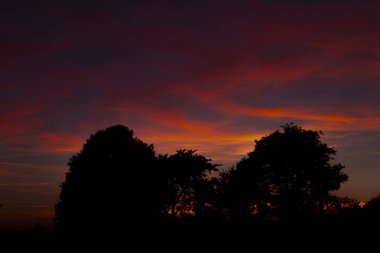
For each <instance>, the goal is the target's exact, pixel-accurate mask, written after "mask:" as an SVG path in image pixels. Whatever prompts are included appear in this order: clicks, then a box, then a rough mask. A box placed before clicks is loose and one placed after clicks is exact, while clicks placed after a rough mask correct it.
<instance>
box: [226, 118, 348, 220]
mask: <svg viewBox="0 0 380 253" xmlns="http://www.w3.org/2000/svg"><path fill="white" fill-rule="evenodd" d="M321 134H322V133H321V132H318V131H311V130H304V129H302V128H300V127H298V126H296V125H293V124H287V125H285V126H283V127H282V131H275V132H273V133H272V134H270V135H268V136H265V137H263V138H262V139H261V140H259V141H256V145H255V149H254V151H252V152H251V153H249V154H248V157H247V158H243V159H242V160H241V161H240V162H239V163H237V165H236V169H232V170H231V171H230V172H229V174H228V176H227V179H228V181H226V179H224V181H226V183H225V186H224V189H223V190H224V196H225V197H224V198H223V199H224V201H225V203H224V204H223V205H224V207H225V208H226V209H227V210H228V211H229V212H230V214H233V215H240V217H242V215H243V214H245V215H250V214H256V215H257V216H258V217H260V216H265V217H270V218H280V219H289V218H295V217H300V216H304V215H311V214H315V213H320V212H322V211H323V208H324V206H323V205H324V201H325V200H327V199H328V197H329V192H330V191H332V190H337V189H339V187H340V185H341V183H342V182H344V181H346V180H347V179H348V176H347V175H346V174H344V173H342V169H343V168H344V166H343V165H341V164H339V163H338V164H332V163H331V161H332V160H333V158H334V155H335V154H336V151H335V150H334V149H333V148H331V147H329V146H327V144H325V143H322V142H321V140H320V138H321Z"/></svg>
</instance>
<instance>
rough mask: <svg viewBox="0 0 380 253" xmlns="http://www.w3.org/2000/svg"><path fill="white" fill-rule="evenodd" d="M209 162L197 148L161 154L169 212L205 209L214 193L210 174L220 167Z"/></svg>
mask: <svg viewBox="0 0 380 253" xmlns="http://www.w3.org/2000/svg"><path fill="white" fill-rule="evenodd" d="M210 161H211V160H210V159H207V158H206V157H204V156H203V155H198V154H196V151H195V150H178V151H177V153H176V154H174V155H171V156H168V155H164V156H159V157H158V171H160V175H161V179H162V180H161V182H163V184H164V185H166V187H165V191H163V192H164V193H165V196H163V197H162V199H163V200H164V202H165V204H166V207H165V209H164V210H163V211H164V212H165V213H166V214H167V215H170V216H172V217H175V216H183V215H188V214H190V215H193V214H197V215H199V214H200V213H201V212H202V211H203V210H204V208H205V206H207V204H208V203H207V202H208V200H209V194H210V192H212V183H211V180H210V179H208V178H207V176H208V175H209V174H210V173H211V172H212V171H217V166H218V165H216V164H212V163H211V162H210Z"/></svg>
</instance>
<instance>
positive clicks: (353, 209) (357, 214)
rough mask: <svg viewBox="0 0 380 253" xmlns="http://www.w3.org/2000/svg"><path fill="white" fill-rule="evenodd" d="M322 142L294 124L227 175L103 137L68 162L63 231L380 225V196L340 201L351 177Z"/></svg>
mask: <svg viewBox="0 0 380 253" xmlns="http://www.w3.org/2000/svg"><path fill="white" fill-rule="evenodd" d="M321 135H322V132H319V131H312V130H304V129H302V128H301V127H298V126H296V125H293V124H287V125H285V126H283V127H282V129H281V130H277V131H275V132H273V133H271V134H269V135H268V136H265V137H263V138H262V139H261V140H258V141H256V143H255V147H254V149H253V151H252V152H250V153H248V156H247V157H244V158H242V159H241V160H240V161H238V162H237V163H236V165H235V166H234V167H232V168H230V169H228V170H227V171H221V170H219V169H218V168H219V165H218V164H214V163H212V161H211V159H208V158H206V157H205V156H203V155H201V154H198V153H197V152H196V151H195V150H186V149H181V150H178V151H177V152H176V153H175V154H173V155H157V154H156V153H155V151H154V147H153V145H148V144H146V143H144V142H143V141H141V140H140V139H138V138H137V137H135V136H134V135H133V131H132V130H130V129H128V128H127V127H125V126H122V125H117V126H113V127H110V128H107V129H105V130H101V131H98V132H97V133H95V134H93V135H91V137H90V138H89V139H88V140H87V142H86V143H85V144H84V146H83V148H82V150H81V151H80V152H79V153H78V154H76V155H74V156H73V157H72V158H71V159H70V161H69V163H68V165H69V172H68V173H67V174H66V180H65V182H63V183H62V185H61V194H60V201H59V202H58V204H57V205H56V216H55V224H56V228H57V230H58V231H61V232H76V233H81V232H86V231H92V232H93V231H103V232H104V231H108V230H109V229H115V228H132V227H146V226H152V225H155V226H156V225H157V226H163V225H164V226H172V225H221V224H225V225H231V224H244V225H247V224H248V225H249V224H256V225H258V224H265V225H268V224H272V225H273V224H295V223H298V224H302V223H305V222H309V223H313V222H314V223H320V222H327V223H331V224H332V223H340V224H343V223H347V222H348V223H356V222H357V223H361V222H364V223H368V222H373V221H376V220H377V221H378V219H379V218H378V217H379V216H378V212H379V210H380V197H376V198H374V199H373V200H371V201H370V202H369V203H368V204H367V205H366V206H365V207H362V206H361V205H360V203H359V202H358V201H356V200H353V199H349V198H338V197H336V196H333V195H331V191H334V190H338V189H339V188H340V186H341V184H342V183H343V182H345V181H347V180H348V176H347V175H346V174H345V173H344V172H343V170H344V166H343V165H342V164H339V163H334V161H333V159H334V156H335V155H336V150H335V149H334V148H332V147H329V146H328V145H327V144H325V143H323V142H322V141H321Z"/></svg>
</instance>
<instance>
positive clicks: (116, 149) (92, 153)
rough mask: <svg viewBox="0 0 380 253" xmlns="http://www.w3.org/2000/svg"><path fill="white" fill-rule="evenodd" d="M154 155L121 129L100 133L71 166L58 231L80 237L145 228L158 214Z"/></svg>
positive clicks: (57, 220) (58, 210) (59, 208)
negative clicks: (114, 229)
mask: <svg viewBox="0 0 380 253" xmlns="http://www.w3.org/2000/svg"><path fill="white" fill-rule="evenodd" d="M154 163H155V152H154V148H153V146H152V145H147V144H146V143H144V142H142V141H141V140H139V139H138V138H136V137H134V136H133V131H132V130H130V129H128V128H127V127H125V126H122V125H117V126H113V127H110V128H107V129H105V130H101V131H98V132H97V133H95V134H94V135H91V137H90V138H89V139H88V140H87V142H86V143H85V144H84V146H83V148H82V150H81V151H80V152H79V153H78V154H76V155H74V156H73V157H72V158H71V159H70V162H69V163H68V165H69V166H70V169H69V172H68V173H67V174H66V181H65V182H64V183H63V184H62V186H61V188H62V190H61V194H60V202H59V203H58V204H57V205H56V216H55V223H56V226H57V228H60V229H64V230H70V231H76V232H80V231H83V230H86V231H89V230H92V231H96V230H99V229H105V228H112V227H115V226H120V227H124V228H128V226H130V225H134V224H143V223H144V222H148V221H149V218H153V217H156V216H157V214H158V213H159V208H160V207H159V206H158V203H157V199H158V198H157V197H156V195H155V193H156V192H157V189H156V187H158V184H157V183H155V182H156V181H155V180H154V177H155V171H154Z"/></svg>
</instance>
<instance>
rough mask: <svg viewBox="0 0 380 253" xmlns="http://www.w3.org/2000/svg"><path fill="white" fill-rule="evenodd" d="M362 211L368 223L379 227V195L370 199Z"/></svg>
mask: <svg viewBox="0 0 380 253" xmlns="http://www.w3.org/2000/svg"><path fill="white" fill-rule="evenodd" d="M364 209H365V214H366V218H367V219H368V223H372V224H376V225H380V195H378V196H376V197H373V198H371V199H370V200H369V201H368V203H367V205H366V206H365V207H364Z"/></svg>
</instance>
